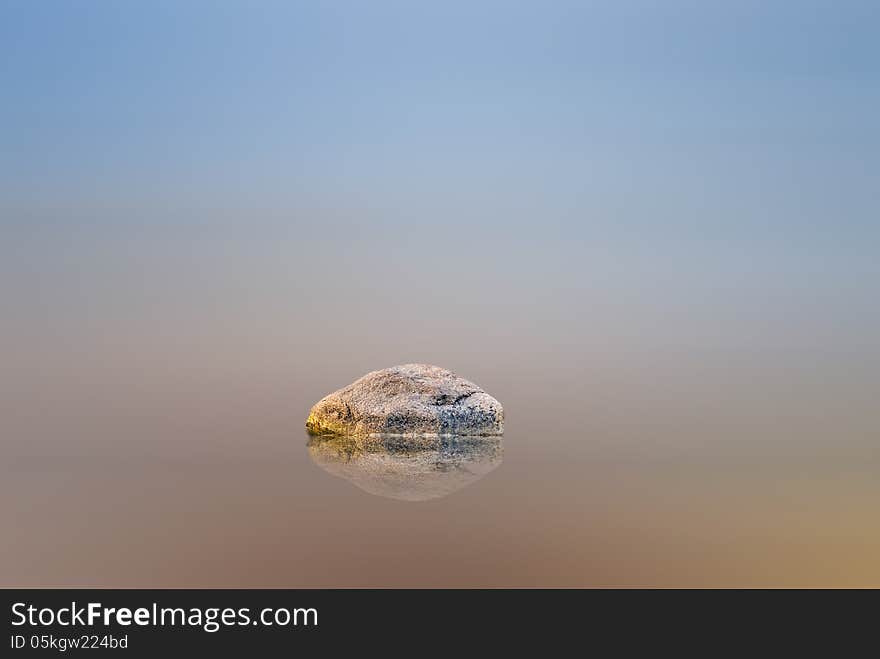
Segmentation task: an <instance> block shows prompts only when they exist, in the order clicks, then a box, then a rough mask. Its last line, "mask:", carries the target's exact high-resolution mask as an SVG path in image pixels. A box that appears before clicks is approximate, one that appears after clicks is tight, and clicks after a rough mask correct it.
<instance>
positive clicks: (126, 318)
mask: <svg viewBox="0 0 880 659" xmlns="http://www.w3.org/2000/svg"><path fill="white" fill-rule="evenodd" d="M878 19H880V9H878V7H877V4H876V3H873V2H847V1H843V2H814V1H802V2H791V1H780V2H664V3H654V2H632V1H626V2H443V3H440V2H432V3H414V2H371V3H363V2H283V3H281V2H278V3H276V2H268V1H266V2H257V3H254V2H195V1H193V2H151V3H142V2H109V1H108V2H98V1H94V0H92V1H86V0H84V1H82V2H44V1H28V2H24V1H19V0H0V126H2V130H0V280H2V281H0V295H2V300H3V307H4V314H3V315H4V327H3V332H2V345H0V352H2V356H3V360H4V362H5V363H6V365H7V366H6V373H7V377H5V378H4V380H5V381H4V382H3V383H2V384H3V388H4V392H3V393H4V403H5V404H4V408H5V409H6V410H7V411H9V410H12V411H15V414H17V415H18V417H16V418H19V417H20V418H19V420H20V421H21V424H23V425H21V424H20V425H19V426H18V427H19V429H20V432H23V430H21V429H22V428H25V427H32V426H28V424H30V423H33V422H34V419H36V418H37V417H38V416H39V415H38V413H37V411H35V410H36V408H35V407H34V406H35V402H34V401H36V400H37V399H38V398H45V399H46V400H49V401H55V402H56V403H57V405H56V406H55V407H54V408H53V409H56V410H58V409H62V408H64V405H62V402H64V401H66V403H65V404H66V405H67V406H68V408H69V409H70V410H81V409H83V408H84V406H86V407H87V406H88V405H89V404H93V403H94V401H95V400H99V401H106V402H108V405H109V402H113V407H114V409H122V408H126V405H129V406H131V405H140V404H141V403H133V402H131V401H133V400H134V401H143V400H146V399H150V400H155V401H160V402H161V401H164V402H166V403H167V402H168V399H171V398H173V397H174V396H175V395H178V394H180V392H181V391H183V392H189V393H190V394H193V395H195V394H194V392H200V393H201V394H204V395H205V396H207V397H208V398H210V396H209V394H208V393H205V392H211V391H213V392H214V393H215V394H216V397H215V398H210V400H211V401H213V402H214V403H216V402H217V401H218V400H221V401H222V400H227V399H229V398H234V397H235V396H238V395H239V394H240V393H241V392H240V388H241V387H242V386H244V385H242V384H241V379H242V377H243V375H242V374H243V373H246V374H249V375H248V377H249V378H250V380H249V383H250V384H249V385H248V386H252V387H255V388H256V390H259V391H273V390H274V391H278V390H279V389H278V387H279V383H284V382H290V381H291V380H297V381H298V383H299V384H298V385H297V386H300V384H302V383H303V382H305V381H306V380H307V379H317V380H318V381H319V383H320V386H317V385H316V386H315V393H316V394H317V393H320V394H321V395H322V394H323V393H326V391H327V390H331V389H335V388H336V387H337V386H341V385H342V384H344V383H345V382H347V381H350V380H351V379H354V377H356V376H358V375H360V374H362V373H363V372H365V371H367V370H370V369H371V368H381V367H385V366H390V365H391V364H393V363H400V362H405V361H434V362H437V363H440V364H441V365H446V366H450V367H453V368H457V369H459V370H462V371H463V372H464V373H465V375H468V374H469V373H470V374H472V377H473V379H475V380H477V381H478V382H480V383H484V382H486V380H487V379H488V380H491V379H492V378H493V377H494V378H495V379H496V381H497V382H500V383H502V386H503V383H507V382H514V381H517V380H516V379H515V378H516V377H517V376H518V375H527V376H528V377H529V378H532V380H531V382H532V383H533V386H534V387H538V388H543V389H544V390H549V388H552V387H564V388H566V391H569V392H570V395H571V396H572V397H573V398H574V399H577V398H578V397H585V396H587V395H590V396H593V395H605V396H612V397H613V396H614V395H616V396H618V397H619V398H618V399H615V400H617V401H618V402H620V401H623V400H625V399H628V398H630V399H631V398H632V397H638V396H642V398H644V397H646V396H647V397H650V396H656V395H657V392H656V390H655V389H653V388H650V387H649V385H648V384H647V383H648V382H654V379H653V378H654V377H655V376H656V374H658V373H660V374H662V377H664V378H670V381H671V384H672V388H673V390H675V391H678V392H679V393H680V394H681V395H680V399H678V402H679V405H680V406H681V407H682V408H684V407H686V406H687V403H686V402H685V401H687V400H689V398H688V397H689V396H701V395H705V396H709V395H716V396H717V395H725V396H726V395H729V394H730V393H731V391H730V390H729V389H728V387H730V386H732V385H730V384H729V383H730V381H731V377H733V376H732V375H731V374H732V373H734V372H736V373H739V374H740V375H739V376H737V377H738V378H739V379H736V378H734V380H735V381H736V382H737V385H736V387H737V388H736V393H737V395H741V396H745V397H747V398H749V400H753V399H754V400H755V401H760V400H765V399H772V398H773V397H774V396H775V397H776V400H779V397H782V398H785V396H790V398H791V400H790V403H791V405H792V409H795V408H797V409H799V410H804V409H805V408H804V406H803V401H804V400H808V399H809V400H821V399H823V397H824V399H825V400H826V401H828V400H831V399H834V400H835V401H837V402H836V403H834V405H836V407H834V408H833V409H834V410H836V412H835V416H834V418H835V419H845V418H852V412H853V410H854V409H856V408H857V409H858V410H860V411H864V412H865V413H866V414H868V413H869V411H870V409H871V401H870V396H869V394H868V392H869V391H870V390H871V389H874V390H876V387H875V386H874V385H876V384H877V375H876V373H877V369H876V366H877V364H878V361H880V358H878V356H880V346H878V336H880V311H878V305H877V303H876V301H877V299H878V295H877V293H878V290H877V289H878V281H880V265H878V264H880V259H878V258H877V253H878V246H880V242H878V238H880V222H878V217H880V213H878V210H880V208H878V206H880V203H878V194H877V190H878V189H880V180H878V178H880V130H878V122H877V117H878V116H880V84H878V82H880V71H878V67H880V42H878V40H877V38H876V36H877V25H878ZM586 371H589V372H590V373H592V374H593V376H592V377H593V378H594V381H593V383H592V384H589V385H586V384H584V378H583V373H584V372H586ZM646 374H653V375H650V376H646ZM481 377H482V379H480V378H481ZM712 382H714V383H716V385H717V386H716V387H715V388H713V387H712V386H711V383H712ZM756 382H757V383H758V386H757V389H755V388H752V389H750V388H749V387H750V386H752V385H754V383H756ZM748 383H752V385H749V384H748ZM331 385H332V386H331ZM302 386H305V385H304V384H302ZM651 386H653V385H651ZM212 387H213V389H212ZM675 387H678V389H675ZM792 387H802V388H805V392H806V393H804V392H800V394H797V395H795V394H794V393H791V389H792ZM829 387H830V389H829ZM322 388H323V390H322ZM487 388H488V387H487ZM599 389H601V391H600V392H599V393H597V390H599ZM282 390H283V385H282ZM95 392H100V394H98V393H95ZM175 392H176V393H175ZM218 392H219V393H218ZM309 392H310V393H309V394H308V395H309V396H311V395H312V394H311V389H309ZM602 392H604V393H602ZM609 392H616V394H615V393H609ZM707 392H708V393H707ZM829 392H830V393H831V394H833V395H829ZM509 395H511V396H514V395H516V392H510V394H509ZM522 395H523V396H525V394H522ZM804 396H809V398H805V397H804ZM150 397H152V398H150ZM317 397H319V396H315V398H317ZM644 399H645V400H647V398H644ZM206 400H207V399H206ZM59 401H61V402H59ZM126 401H128V402H126ZM160 402H156V403H155V404H156V405H157V406H161V404H160ZM612 403H614V400H612V401H611V402H609V405H611V404H612ZM163 404H164V403H163ZM646 404H647V403H646ZM205 405H206V408H207V407H208V403H207V402H206V403H205ZM829 405H830V403H829ZM621 406H622V407H621V409H623V405H622V403H621ZM853 406H856V407H853ZM28 409H30V410H31V411H30V412H28V413H27V414H26V412H27V410H28ZM64 409H67V408H64ZM126 409H128V408H126ZM829 409H831V408H829ZM297 413H298V412H297ZM860 413H861V412H860ZM59 414H60V412H59ZM856 416H858V415H856ZM6 418H7V420H8V419H9V418H10V416H9V415H7V417H6ZM58 418H59V419H60V418H61V417H58ZM860 418H862V419H863V421H864V423H865V424H867V423H869V422H870V418H871V417H870V416H864V415H862V416H861V417H860ZM33 427H36V426H33ZM34 432H36V431H34Z"/></svg>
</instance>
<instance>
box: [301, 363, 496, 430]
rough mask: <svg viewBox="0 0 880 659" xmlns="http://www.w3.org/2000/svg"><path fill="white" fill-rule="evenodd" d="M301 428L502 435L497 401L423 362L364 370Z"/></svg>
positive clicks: (319, 406) (321, 403) (314, 411)
mask: <svg viewBox="0 0 880 659" xmlns="http://www.w3.org/2000/svg"><path fill="white" fill-rule="evenodd" d="M306 428H307V429H308V430H309V432H311V433H313V434H319V435H323V434H333V435H428V436H432V435H441V436H442V435H501V434H502V433H503V432H504V411H503V409H502V408H501V403H499V402H498V401H497V400H495V399H494V398H492V396H490V395H489V394H487V393H486V392H485V391H483V390H482V389H480V387H478V386H477V385H475V384H474V383H473V382H469V381H468V380H465V379H464V378H460V377H458V376H457V375H456V374H455V373H453V372H452V371H449V370H447V369H445V368H440V367H438V366H429V365H428V364H404V365H402V366H394V367H392V368H386V369H383V370H381V371H373V372H372V373H367V374H366V375H365V376H364V377H362V378H361V379H359V380H356V381H355V382H353V383H351V384H350V385H348V386H347V387H344V388H342V389H340V390H339V391H334V392H333V393H332V394H329V395H328V396H325V397H324V398H322V399H321V400H320V401H318V402H317V403H316V404H315V406H314V407H313V408H312V410H311V412H309V418H308V420H307V421H306Z"/></svg>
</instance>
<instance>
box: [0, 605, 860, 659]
mask: <svg viewBox="0 0 880 659" xmlns="http://www.w3.org/2000/svg"><path fill="white" fill-rule="evenodd" d="M2 592H3V600H4V610H5V616H6V620H7V623H6V629H7V638H6V639H5V640H4V646H5V650H7V651H8V652H7V651H4V652H3V656H12V657H14V656H23V655H27V654H35V653H39V654H47V653H56V654H57V653H63V654H67V653H70V652H74V653H82V652H83V651H86V650H97V651H103V652H108V651H109V652H114V653H124V654H125V655H126V656H133V657H134V656H157V655H158V654H160V653H161V654H163V655H170V656H178V655H190V654H193V653H196V654H197V655H201V654H203V653H207V652H214V651H222V652H224V653H225V652H234V653H253V652H270V651H271V652H281V651H291V652H299V651H307V650H318V651H322V652H326V651H329V650H333V649H339V650H343V649H347V650H352V649H360V650H363V651H370V652H379V653H383V654H391V655H404V654H405V655H412V654H415V653H421V652H422V651H426V650H432V651H443V652H449V653H456V654H460V653H464V654H468V653H469V652H470V651H472V650H474V649H476V648H478V647H479V648H484V649H496V650H500V649H502V648H511V649H522V648H525V647H533V648H538V649H540V648H544V649H550V648H566V647H574V646H572V644H578V645H579V646H580V647H581V649H582V650H583V651H587V650H588V649H590V648H592V647H593V646H594V644H595V643H598V642H601V643H602V644H604V645H606V646H607V644H609V643H611V644H613V647H614V648H616V649H617V650H623V649H628V648H632V649H637V648H645V647H646V646H647V647H657V648H659V647H667V648H671V647H681V646H686V645H697V646H698V647H699V646H700V644H701V643H703V642H704V640H701V639H707V638H711V639H712V640H711V641H710V644H711V647H710V646H705V649H706V650H709V649H712V648H717V647H720V646H725V647H730V646H739V647H744V648H748V647H752V646H750V645H749V644H750V643H755V642H757V639H762V640H761V642H762V643H766V642H767V639H774V638H775V639H776V640H777V642H782V643H783V645H784V646H786V647H790V645H791V644H792V643H794V644H797V643H803V642H808V643H810V644H814V643H816V642H818V641H819V637H820V636H821V635H825V636H826V639H827V638H831V639H832V641H831V645H830V646H829V648H830V647H835V648H837V650H839V649H840V648H841V647H843V646H844V645H846V644H848V643H850V642H852V641H854V640H855V639H856V638H858V637H859V635H861V634H865V633H867V632H868V631H869V630H870V629H872V626H871V622H872V620H873V617H874V616H872V615H871V613H870V612H871V610H872V608H873V607H867V606H865V605H866V604H869V603H870V604H872V605H873V604H874V603H876V601H877V597H876V592H875V593H866V592H863V593H858V592H854V591H853V592H848V593H842V592H829V591H826V592H824V593H819V592H809V591H763V592H762V591H728V592H723V593H722V592H719V591H690V592H688V591H613V590H434V591H425V590H5V591H2ZM864 595H868V596H867V597H865V596H864ZM835 629H836V630H839V631H840V632H841V633H839V634H834V635H831V631H832V630H835ZM762 647H764V646H762ZM79 656H81V654H80V655H79ZM86 656H89V655H86Z"/></svg>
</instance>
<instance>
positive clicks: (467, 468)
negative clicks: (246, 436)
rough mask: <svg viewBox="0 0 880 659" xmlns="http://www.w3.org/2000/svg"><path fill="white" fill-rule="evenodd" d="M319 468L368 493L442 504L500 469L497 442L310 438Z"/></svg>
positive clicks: (479, 439) (492, 439)
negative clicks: (444, 500)
mask: <svg viewBox="0 0 880 659" xmlns="http://www.w3.org/2000/svg"><path fill="white" fill-rule="evenodd" d="M308 448H309V455H310V456H311V458H312V460H313V461H314V462H315V464H317V465H318V466H319V467H321V468H322V469H324V470H325V471H328V472H329V473H331V474H333V475H334V476H339V477H340V478H344V479H345V480H347V481H350V482H351V483H353V484H354V485H356V486H357V487H359V488H360V489H362V490H364V491H365V492H369V493H370V494H375V495H376V496H380V497H387V498H389V499H399V500H401V501H427V500H429V499H440V498H442V497H445V496H448V495H450V494H452V493H453V492H456V491H458V490H460V489H462V488H464V487H467V486H468V485H470V484H471V483H474V482H476V481H478V480H480V479H481V478H482V477H483V476H485V475H486V474H488V473H489V472H490V471H492V470H493V469H495V468H496V467H497V466H498V465H499V464H501V459H502V446H501V440H500V439H499V438H497V437H439V438H416V439H413V438H408V437H406V438H404V437H324V436H315V437H311V438H310V439H309V442H308Z"/></svg>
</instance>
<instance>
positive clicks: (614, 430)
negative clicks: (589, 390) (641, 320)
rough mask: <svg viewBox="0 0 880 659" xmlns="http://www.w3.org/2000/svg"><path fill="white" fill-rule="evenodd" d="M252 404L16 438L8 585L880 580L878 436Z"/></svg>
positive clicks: (10, 458) (304, 403) (1, 469)
mask: <svg viewBox="0 0 880 659" xmlns="http://www.w3.org/2000/svg"><path fill="white" fill-rule="evenodd" d="M310 402H311V401H309V400H307V399H305V398H303V399H302V400H300V401H297V405H294V406H292V407H293V409H297V408H298V407H301V408H302V410H303V414H302V416H303V418H304V416H305V411H306V410H307V409H308V406H309V403H310ZM247 411H248V412H249V413H250V414H251V416H248V415H244V414H243V412H242V409H241V408H239V409H238V410H222V409H221V410H218V411H217V415H218V418H217V419H214V420H213V422H212V423H211V424H207V425H205V426H204V427H203V428H202V429H201V430H200V428H199V425H200V424H199V422H200V421H203V420H202V419H195V418H193V419H188V418H187V417H186V414H185V413H184V412H180V413H179V415H178V418H177V419H176V421H177V425H178V427H180V428H185V430H178V431H176V432H172V431H171V430H169V427H168V426H167V424H166V425H165V426H163V433H164V434H163V435H158V434H157V436H153V437H146V436H144V433H143V428H144V427H147V428H149V426H150V424H149V422H147V421H144V422H142V424H141V430H140V431H139V432H137V433H131V436H125V433H124V432H123V431H122V430H119V431H117V433H116V434H114V433H110V432H109V431H108V430H107V429H105V433H106V434H105V435H104V436H82V435H80V434H77V432H74V431H76V430H78V429H77V428H76V427H73V428H72V429H71V432H70V433H69V434H67V435H65V436H59V437H55V438H49V437H44V438H41V439H39V440H24V439H22V440H17V439H15V438H12V439H6V440H4V441H2V442H0V451H2V461H0V521H2V524H3V527H4V533H3V534H2V540H0V556H2V561H0V583H2V584H3V585H6V586H143V587H149V586H156V587H163V586H168V587H170V586H216V587H220V586H260V587H272V586H278V587H298V586H401V587H409V586H645V585H647V586H765V585H770V586H783V585H786V586H846V585H861V586H867V585H873V586H880V560H878V558H877V557H878V556H880V522H878V519H880V518H878V515H877V511H878V503H880V451H878V450H877V445H876V442H875V441H873V440H871V439H870V438H858V437H847V436H836V437H828V438H827V439H822V438H806V439H801V440H792V439H790V438H781V437H777V436H774V435H773V434H770V433H768V434H765V435H761V434H753V435H751V436H746V437H739V438H728V437H726V436H724V435H722V436H718V435H711V434H708V435H707V436H704V437H700V436H697V434H696V432H695V430H694V429H691V432H687V433H682V434H676V433H672V432H668V429H667V431H664V432H656V431H651V430H648V428H649V427H650V423H640V424H635V425H634V424H627V423H624V422H623V421H620V422H619V423H618V424H617V425H614V424H610V425H609V424H607V423H606V424H604V425H603V426H602V427H601V428H585V429H582V430H580V431H577V430H573V429H571V428H568V429H566V428H564V427H560V428H559V429H554V427H553V424H552V423H551V424H549V427H548V424H547V423H546V421H544V420H543V418H542V415H541V413H540V411H539V410H538V409H528V408H527V407H520V408H510V407H508V411H507V412H508V419H509V421H508V426H507V432H506V435H505V437H504V439H503V441H502V442H500V443H492V442H489V443H487V444H486V445H485V446H481V445H477V446H473V445H468V444H467V443H461V442H457V441H445V442H443V443H442V445H439V446H435V447H434V448H433V449H432V450H431V451H428V452H423V451H412V450H409V449H407V447H405V446H400V445H397V444H394V443H392V444H390V445H388V446H385V447H384V448H382V447H379V448H376V449H373V450H370V451H359V450H357V449H356V447H355V448H354V449H353V448H352V447H351V446H346V445H345V443H344V442H343V443H341V444H334V443H332V442H331V443H323V442H319V443H315V442H311V444H310V442H309V437H308V436H307V435H306V434H305V432H304V430H301V419H299V418H295V417H294V416H293V415H289V416H287V417H282V416H279V417H278V418H277V419H275V418H272V417H271V415H270V412H271V410H270V409H268V408H267V409H265V410H263V409H261V408H260V405H259V404H257V403H256V402H255V403H253V404H252V405H251V406H250V407H249V408H248V409H247ZM261 411H264V412H266V414H267V417H266V418H265V419H263V420H261V421H260V422H255V421H253V416H258V415H259V412H261ZM245 416H246V417H247V418H244V417H245ZM647 421H650V419H648V420H647ZM186 422H189V423H188V424H187V423H186ZM559 425H560V426H562V425H563V424H559ZM218 427H224V428H225V430H224V431H223V432H221V431H218V430H216V428H218ZM539 428H540V430H539ZM212 429H213V430H212ZM238 429H240V433H241V434H240V435H237V434H236V433H237V432H238V431H239V430H238ZM640 429H641V430H640ZM157 433H158V428H157Z"/></svg>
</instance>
